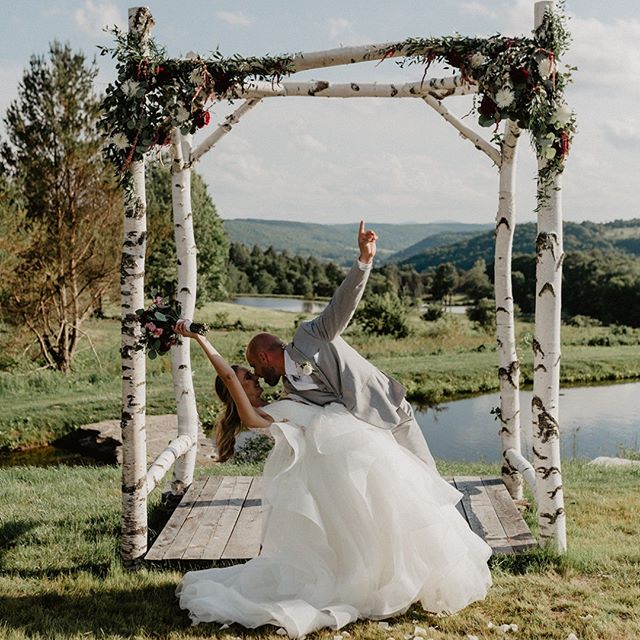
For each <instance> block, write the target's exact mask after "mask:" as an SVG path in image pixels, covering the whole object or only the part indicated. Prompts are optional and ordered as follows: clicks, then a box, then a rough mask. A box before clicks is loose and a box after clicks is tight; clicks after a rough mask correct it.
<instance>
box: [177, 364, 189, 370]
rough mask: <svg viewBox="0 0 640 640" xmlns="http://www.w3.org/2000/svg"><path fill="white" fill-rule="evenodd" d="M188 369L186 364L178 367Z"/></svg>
mask: <svg viewBox="0 0 640 640" xmlns="http://www.w3.org/2000/svg"><path fill="white" fill-rule="evenodd" d="M186 368H187V365H186V364H181V365H180V366H179V367H178V369H186Z"/></svg>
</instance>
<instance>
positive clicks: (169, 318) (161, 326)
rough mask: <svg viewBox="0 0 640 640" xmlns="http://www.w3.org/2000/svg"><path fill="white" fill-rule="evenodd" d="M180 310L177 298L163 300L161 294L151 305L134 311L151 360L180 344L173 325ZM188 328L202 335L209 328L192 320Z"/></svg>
mask: <svg viewBox="0 0 640 640" xmlns="http://www.w3.org/2000/svg"><path fill="white" fill-rule="evenodd" d="M181 312H182V309H181V305H180V303H179V302H178V301H177V300H174V301H171V302H165V300H164V299H163V298H162V297H161V296H156V297H155V298H154V300H153V303H152V304H151V306H149V307H147V308H146V309H138V310H137V311H136V315H137V316H138V321H139V322H140V324H141V326H142V341H143V344H144V347H145V349H146V352H147V355H148V356H149V358H151V359H152V360H153V359H154V358H157V357H158V356H163V355H165V354H167V353H169V351H170V350H171V347H173V346H175V345H176V344H180V342H181V339H180V336H179V335H178V334H177V333H176V332H175V331H174V329H173V327H174V326H175V324H176V322H178V320H180V319H181V318H182V315H181ZM189 329H190V330H191V331H193V332H194V333H198V334H200V335H204V334H205V333H206V332H207V331H208V330H209V325H207V324H203V323H198V322H192V323H191V325H190V327H189Z"/></svg>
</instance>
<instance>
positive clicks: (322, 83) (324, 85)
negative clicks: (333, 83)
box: [308, 80, 329, 96]
mask: <svg viewBox="0 0 640 640" xmlns="http://www.w3.org/2000/svg"><path fill="white" fill-rule="evenodd" d="M328 88H329V83H328V82H327V81H326V80H318V82H316V83H315V85H314V86H313V87H312V88H311V89H309V92H308V95H310V96H315V95H316V93H318V91H324V90H325V89H328Z"/></svg>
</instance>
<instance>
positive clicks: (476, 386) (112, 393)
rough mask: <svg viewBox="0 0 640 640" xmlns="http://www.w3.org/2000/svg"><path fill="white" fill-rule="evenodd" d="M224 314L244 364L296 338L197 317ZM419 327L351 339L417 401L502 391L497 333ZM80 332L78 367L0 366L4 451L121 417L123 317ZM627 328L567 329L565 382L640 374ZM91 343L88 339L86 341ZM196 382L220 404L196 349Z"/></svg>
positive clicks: (153, 399) (157, 368)
mask: <svg viewBox="0 0 640 640" xmlns="http://www.w3.org/2000/svg"><path fill="white" fill-rule="evenodd" d="M221 313H222V314H226V315H227V316H228V321H229V323H233V322H235V321H236V320H238V319H241V320H242V321H243V323H244V329H235V330H228V331H227V330H225V331H219V330H216V331H213V332H212V334H211V339H212V341H213V342H214V343H215V344H216V346H217V347H218V349H219V350H220V351H221V352H222V353H224V354H225V355H226V356H227V357H228V358H229V359H230V360H232V361H236V362H241V361H242V360H243V358H244V347H245V345H246V343H247V342H248V341H249V339H250V337H251V336H252V335H253V334H254V333H255V332H257V331H261V330H268V331H272V332H274V333H277V334H279V335H280V336H281V337H282V338H283V339H288V338H290V337H291V335H292V334H293V331H294V322H295V320H296V316H295V315H294V314H291V313H287V312H282V311H270V310H258V309H251V308H247V307H239V306H238V305H233V304H228V303H215V304H212V305H207V306H206V307H205V308H204V309H203V310H201V311H199V312H198V316H199V318H200V319H203V320H205V321H206V320H209V321H214V320H215V319H216V316H218V317H220V316H219V314H221ZM411 321H412V326H413V329H414V331H413V334H412V335H411V336H410V337H408V338H405V339H401V340H397V339H395V338H387V337H375V338H373V337H369V336H365V335H363V334H362V333H359V332H358V331H354V330H350V333H349V335H348V339H349V340H350V341H351V343H352V344H353V345H354V346H355V347H356V348H357V349H358V350H360V352H361V353H362V354H363V355H364V356H365V357H367V358H370V359H371V360H372V361H373V362H374V363H375V364H376V365H378V366H379V367H380V368H381V369H383V370H384V371H387V372H388V373H390V374H391V375H394V376H396V377H397V378H399V379H400V380H401V381H402V382H403V383H404V384H405V385H406V386H407V388H408V392H409V393H408V395H409V398H410V399H411V400H412V401H413V402H415V403H417V404H434V403H438V402H441V401H444V400H447V399H451V398H456V397H461V396H464V395H471V394H477V393H483V392H489V391H495V390H497V389H498V378H497V374H496V371H497V356H496V352H495V339H494V337H493V335H491V334H488V333H486V332H484V331H481V330H478V329H475V328H474V327H473V326H472V325H471V324H470V323H469V322H468V320H467V319H466V318H465V317H461V316H453V315H449V316H447V317H446V318H445V319H443V320H440V321H438V322H434V323H425V322H423V321H421V320H420V319H418V318H417V316H414V317H412V319H411ZM83 328H84V330H85V331H86V333H87V336H88V339H84V340H83V342H82V344H81V347H80V352H79V354H78V356H77V358H76V360H75V362H74V371H73V372H72V373H71V374H70V375H69V376H66V377H65V376H62V375H60V374H59V373H57V372H55V371H50V370H34V367H33V365H28V364H26V363H24V364H22V365H21V366H18V367H15V368H13V369H12V370H10V371H3V372H0V403H1V406H2V412H1V414H0V450H1V449H19V448H24V447H29V446H37V445H43V444H47V443H49V442H51V441H52V440H54V439H55V438H58V437H60V436H63V435H65V434H67V433H69V432H70V431H72V430H74V429H75V428H77V427H78V426H80V425H82V424H87V423H91V422H95V421H98V420H104V419H109V418H118V417H119V415H120V394H121V391H120V384H121V383H120V359H119V341H120V325H119V322H118V321H117V320H92V321H90V322H87V323H86V324H85V325H83ZM532 331H533V327H532V325H531V324H527V323H520V324H519V325H518V350H519V355H520V358H521V360H522V383H523V384H528V383H531V381H532V359H531V348H530V342H531V333H532ZM621 335H622V334H619V333H618V334H615V333H614V332H613V330H610V329H609V328H607V327H589V328H578V327H563V344H564V346H563V362H562V373H561V375H562V383H563V384H584V383H593V382H605V381H619V380H629V379H638V378H640V349H639V348H638V345H637V344H636V343H635V342H636V338H635V336H634V335H631V336H629V335H624V336H623V337H624V338H625V339H626V340H629V341H630V342H631V343H630V344H617V343H616V340H618V341H619V340H620V338H621ZM605 336H611V338H612V344H614V346H587V345H586V343H587V342H588V341H589V340H593V339H599V338H602V337H605ZM89 340H90V342H89ZM192 353H193V367H194V371H195V374H194V384H195V388H196V393H197V396H198V405H199V409H200V412H201V415H208V416H210V415H212V414H214V413H215V412H216V410H217V409H218V403H217V400H216V398H215V394H214V392H213V372H212V369H211V366H210V365H209V364H208V362H206V360H205V359H204V357H203V356H202V353H201V352H200V350H198V349H193V350H192ZM170 369H171V367H170V362H169V359H168V358H159V359H157V360H155V361H150V360H147V410H148V412H149V413H150V414H161V413H169V412H172V411H174V407H175V402H174V399H173V398H174V395H173V393H174V392H173V385H172V381H171V371H170Z"/></svg>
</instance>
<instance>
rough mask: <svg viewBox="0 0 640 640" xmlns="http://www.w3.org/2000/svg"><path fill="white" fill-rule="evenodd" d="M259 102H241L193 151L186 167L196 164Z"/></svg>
mask: <svg viewBox="0 0 640 640" xmlns="http://www.w3.org/2000/svg"><path fill="white" fill-rule="evenodd" d="M259 102H260V98H259V97H258V98H251V99H249V100H246V101H245V102H243V103H242V104H241V105H240V106H239V107H238V108H237V109H236V110H235V111H234V112H233V113H231V114H229V115H228V116H227V117H226V118H225V120H224V122H223V123H222V124H221V125H219V126H218V127H217V128H216V130H215V131H214V132H213V133H211V134H210V135H209V136H207V137H206V138H205V139H204V140H203V141H202V142H201V143H200V144H199V145H198V146H197V147H196V148H195V149H194V151H193V153H192V154H191V158H190V159H189V163H188V165H187V166H191V165H192V164H194V163H196V162H197V161H198V160H200V158H201V157H202V156H203V155H204V154H205V153H206V152H207V151H209V149H211V148H212V147H213V146H214V145H215V144H217V143H218V141H219V140H220V139H221V138H222V137H224V136H225V135H227V133H229V132H230V131H231V129H233V126H234V125H236V124H238V122H239V120H240V118H242V116H243V115H244V114H245V113H247V112H248V111H250V110H251V109H253V107H255V106H256V105H257V104H258V103H259Z"/></svg>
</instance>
